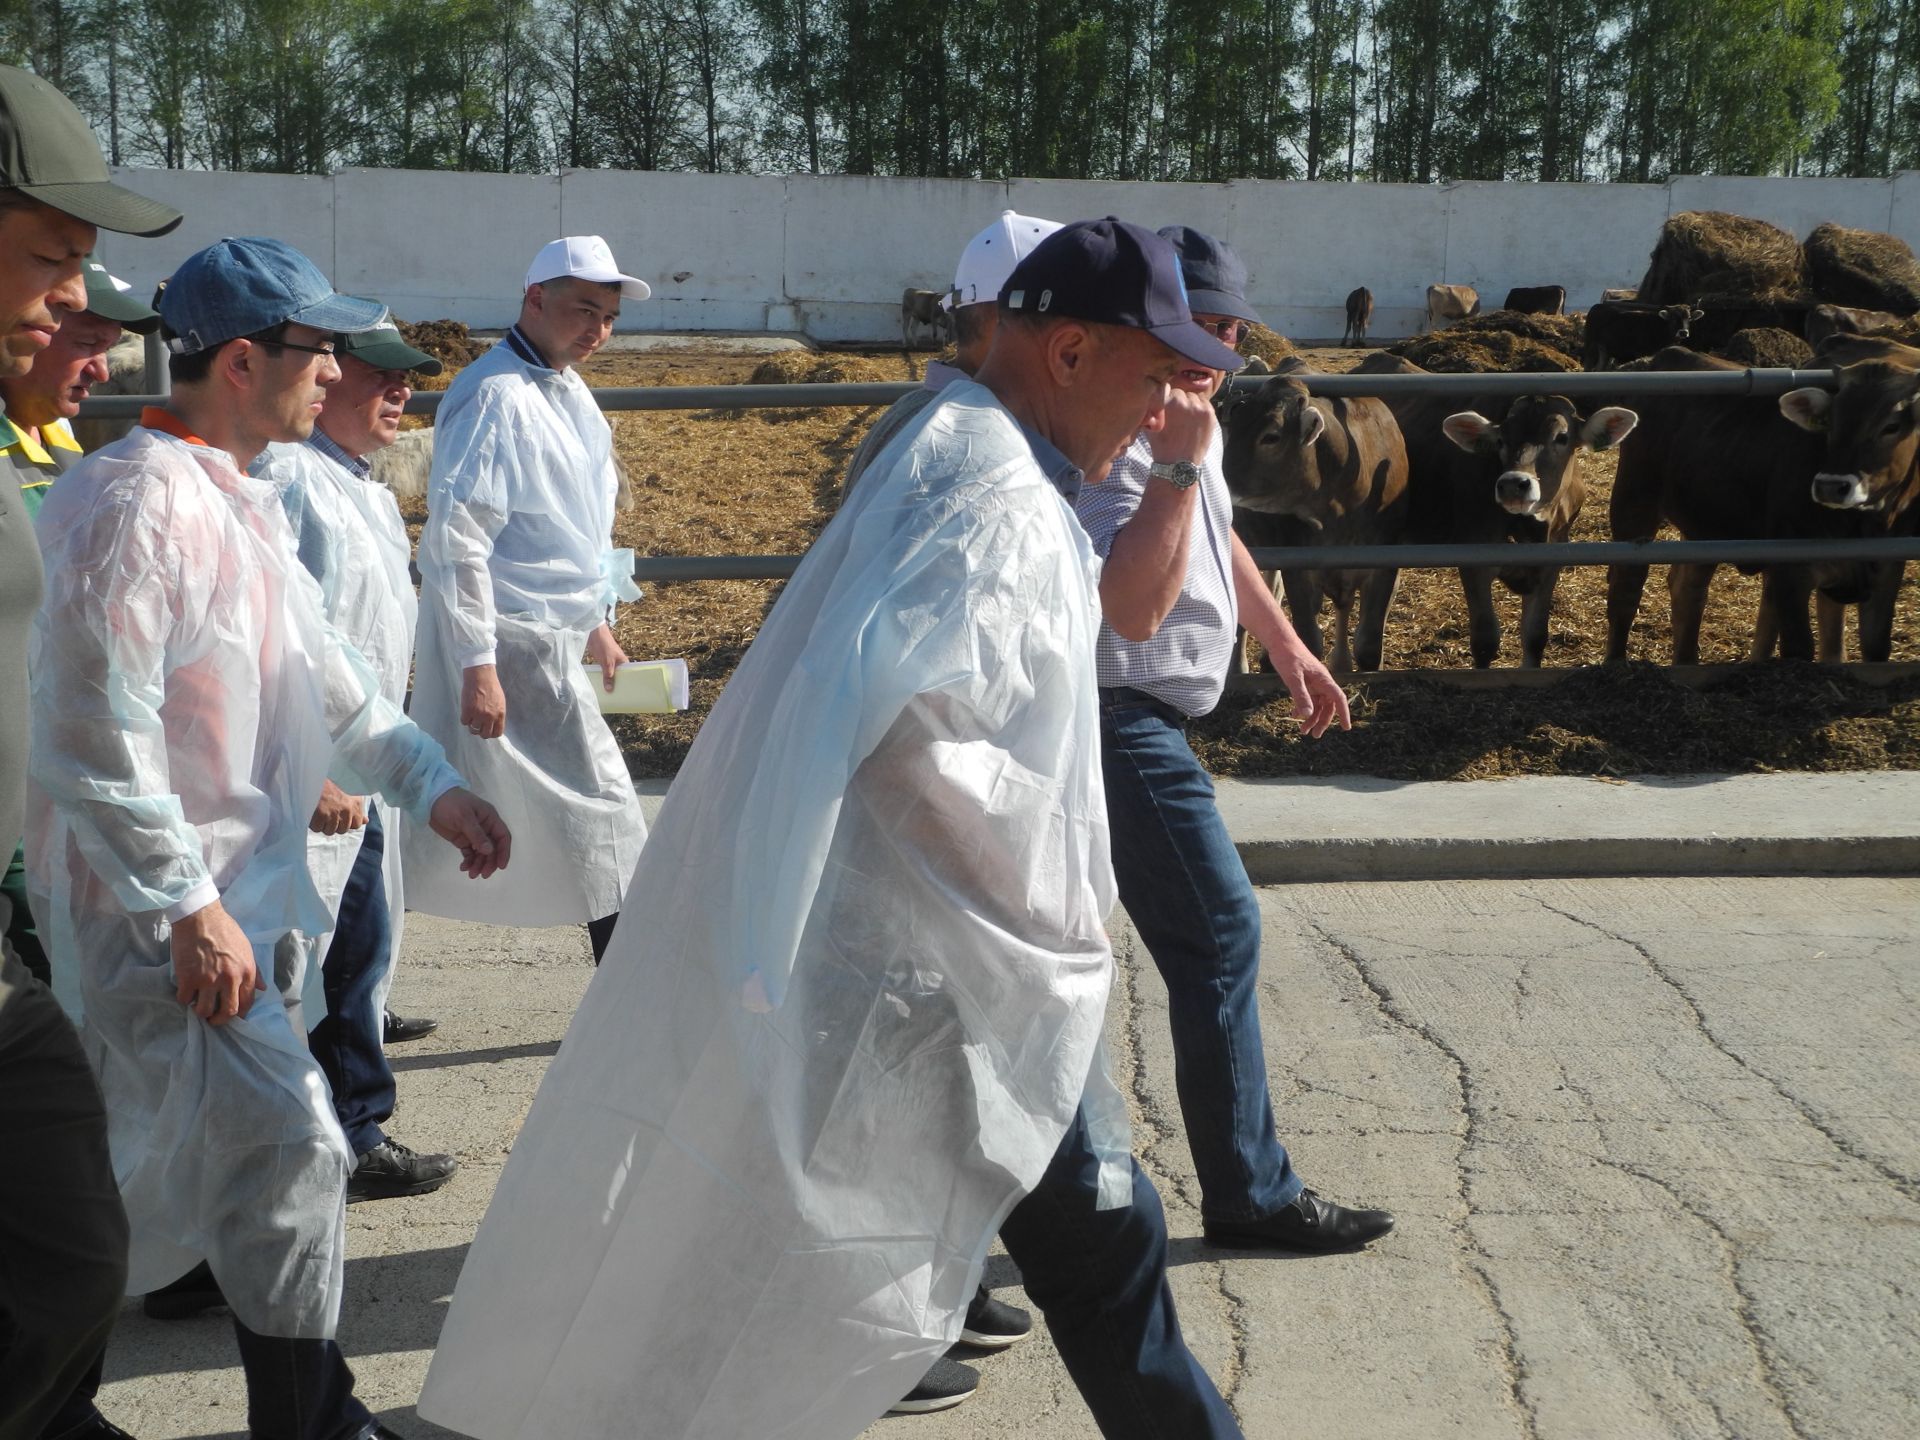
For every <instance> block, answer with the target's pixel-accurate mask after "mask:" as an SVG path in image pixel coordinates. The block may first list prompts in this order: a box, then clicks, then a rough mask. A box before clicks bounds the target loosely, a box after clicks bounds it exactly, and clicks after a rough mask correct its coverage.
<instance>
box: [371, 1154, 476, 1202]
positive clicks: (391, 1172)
mask: <svg viewBox="0 0 1920 1440" xmlns="http://www.w3.org/2000/svg"><path fill="white" fill-rule="evenodd" d="M459 1168H460V1162H459V1161H458V1160H455V1159H454V1158H453V1157H452V1156H451V1155H422V1154H420V1153H419V1152H418V1151H415V1150H409V1149H408V1148H407V1147H406V1146H405V1145H402V1144H401V1143H400V1142H399V1141H398V1140H382V1141H381V1142H380V1143H379V1144H378V1145H376V1146H374V1147H373V1149H371V1150H369V1151H367V1153H366V1154H364V1155H362V1156H361V1157H360V1163H359V1164H358V1165H355V1166H354V1167H353V1174H351V1175H349V1176H348V1177H347V1203H348V1204H349V1205H353V1204H356V1203H357V1202H359V1201H361V1200H393V1199H397V1198H398V1197H399V1196H402V1195H425V1194H426V1193H427V1192H428V1191H429V1190H438V1189H439V1188H440V1187H441V1186H442V1185H444V1184H446V1183H447V1181H449V1180H451V1179H452V1178H453V1172H454V1171H456V1170H458V1169H459Z"/></svg>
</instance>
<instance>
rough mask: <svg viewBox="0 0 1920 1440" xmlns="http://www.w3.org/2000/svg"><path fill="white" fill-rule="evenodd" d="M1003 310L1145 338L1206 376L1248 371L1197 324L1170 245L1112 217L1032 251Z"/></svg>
mask: <svg viewBox="0 0 1920 1440" xmlns="http://www.w3.org/2000/svg"><path fill="white" fill-rule="evenodd" d="M1000 304H1001V307H1002V308H1003V309H1006V310H1015V311H1019V312H1020V313H1021V314H1027V315H1064V316H1068V317H1070V318H1072V319H1075V320H1088V321H1091V322H1093V323H1094V324H1096V325H1126V326H1130V327H1131V328H1133V329H1135V330H1145V331H1146V332H1147V333H1148V334H1149V335H1151V336H1153V338H1154V339H1156V340H1158V341H1160V342H1161V343H1162V344H1164V345H1166V346H1167V347H1168V348H1170V349H1172V350H1173V351H1175V352H1176V353H1177V354H1180V355H1183V356H1185V357H1186V358H1187V359H1189V360H1191V361H1193V362H1194V363H1195V364H1196V365H1204V366H1206V367H1207V368H1208V369H1209V370H1238V369H1239V368H1240V367H1241V366H1242V365H1244V364H1246V363H1247V362H1246V360H1245V358H1244V357H1242V356H1241V355H1240V354H1239V353H1238V352H1237V351H1235V350H1232V349H1229V348H1228V347H1227V346H1225V345H1222V344H1221V343H1220V342H1219V341H1218V340H1216V339H1214V338H1213V336H1211V335H1209V334H1208V333H1207V332H1206V331H1205V330H1202V329H1201V328H1200V327H1199V326H1198V325H1197V324H1195V323H1194V319H1193V310H1192V308H1191V307H1190V306H1189V305H1188V304H1187V287H1186V283H1185V281H1183V280H1182V279H1181V278H1180V257H1179V256H1178V255H1177V254H1176V253H1175V252H1174V248H1173V246H1172V244H1170V243H1169V242H1168V241H1167V240H1165V239H1163V238H1162V237H1161V236H1159V235H1156V234H1154V233H1153V231H1151V230H1149V229H1147V228H1146V227H1145V226H1144V225H1130V224H1128V223H1127V222H1126V221H1125V220H1118V219H1115V218H1114V217H1113V216H1111V215H1109V216H1108V217H1107V218H1106V219H1104V220H1076V221H1074V222H1073V224H1071V225H1063V226H1061V227H1060V229H1058V230H1056V231H1054V233H1053V234H1051V235H1049V236H1048V237H1047V238H1046V239H1044V240H1042V241H1041V242H1040V243H1039V244H1038V245H1036V246H1034V247H1033V249H1032V250H1031V251H1030V252H1029V253H1028V255H1027V257H1026V258H1025V259H1024V260H1022V261H1021V262H1020V263H1019V264H1018V265H1016V266H1014V268H1013V274H1011V275H1010V276H1008V277H1007V283H1006V286H1005V287H1004V288H1003V289H1002V290H1001V291H1000Z"/></svg>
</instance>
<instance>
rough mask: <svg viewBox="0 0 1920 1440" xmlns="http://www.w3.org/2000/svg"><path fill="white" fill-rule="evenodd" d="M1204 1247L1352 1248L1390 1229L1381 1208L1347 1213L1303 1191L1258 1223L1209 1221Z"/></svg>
mask: <svg viewBox="0 0 1920 1440" xmlns="http://www.w3.org/2000/svg"><path fill="white" fill-rule="evenodd" d="M1204 1228H1205V1230H1206V1235H1207V1243H1208V1244H1209V1245H1223V1246H1227V1247H1230V1248H1232V1249H1235V1250H1306V1251H1310V1252H1315V1253H1320V1254H1325V1253H1327V1252H1329V1251H1334V1250H1357V1249H1359V1248H1360V1247H1361V1246H1362V1245H1365V1244H1366V1243H1367V1242H1369V1241H1371V1240H1378V1239H1379V1238H1380V1237H1381V1236H1382V1235H1384V1234H1386V1233H1387V1232H1388V1231H1389V1230H1391V1229H1393V1216H1391V1215H1389V1214H1388V1213H1387V1212H1386V1211H1384V1210H1351V1209H1348V1208H1347V1207H1346V1206H1345V1205H1336V1204H1334V1203H1333V1201H1331V1200H1324V1199H1322V1198H1321V1197H1320V1196H1318V1195H1316V1194H1315V1193H1314V1192H1313V1191H1311V1190H1302V1191H1301V1192H1300V1197H1299V1198H1298V1199H1297V1200H1295V1201H1294V1202H1293V1203H1292V1204H1291V1205H1285V1206H1282V1207H1281V1208H1280V1209H1278V1210H1276V1211H1274V1213H1273V1214H1271V1215H1267V1216H1263V1217H1262V1218H1260V1219H1258V1220H1245V1221H1232V1222H1227V1221H1219V1220H1209V1221H1207V1222H1206V1225H1205V1227H1204Z"/></svg>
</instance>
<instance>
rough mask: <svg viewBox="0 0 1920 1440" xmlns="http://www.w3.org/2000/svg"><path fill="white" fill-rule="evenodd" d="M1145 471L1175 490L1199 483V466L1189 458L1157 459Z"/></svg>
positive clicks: (1187, 488)
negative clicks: (1150, 467)
mask: <svg viewBox="0 0 1920 1440" xmlns="http://www.w3.org/2000/svg"><path fill="white" fill-rule="evenodd" d="M1147 473H1148V474H1149V475H1152V476H1153V477H1155V478H1156V479H1159V480H1164V481H1166V482H1167V483H1168V484H1169V485H1171V486H1173V488H1174V489H1176V490H1191V489H1192V488H1193V487H1194V486H1195V485H1197V484H1199V483H1200V467H1199V466H1198V465H1196V464H1194V463H1193V461H1191V460H1158V461H1155V462H1154V465H1153V468H1152V469H1150V470H1148V471H1147Z"/></svg>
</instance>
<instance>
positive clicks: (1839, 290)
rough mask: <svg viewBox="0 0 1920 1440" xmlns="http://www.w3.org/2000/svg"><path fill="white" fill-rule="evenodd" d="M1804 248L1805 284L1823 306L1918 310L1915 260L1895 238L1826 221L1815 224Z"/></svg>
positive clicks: (1919, 276) (1919, 279)
mask: <svg viewBox="0 0 1920 1440" xmlns="http://www.w3.org/2000/svg"><path fill="white" fill-rule="evenodd" d="M1804 248H1805V253H1806V270H1807V288H1808V289H1809V290H1811V291H1812V292H1813V293H1814V294H1815V295H1817V296H1819V297H1820V299H1822V300H1824V301H1826V302H1827V303H1828V304H1830V305H1852V306H1855V307H1857V308H1859V309H1862V310H1890V311H1892V312H1893V313H1894V314H1895V315H1912V314H1914V313H1915V312H1920V261H1916V260H1915V259H1914V256H1913V250H1912V249H1911V247H1909V246H1908V244H1907V242H1906V241H1904V240H1902V239H1900V238H1899V237H1898V236H1894V235H1883V234H1881V233H1880V232H1879V231H1877V230H1849V229H1848V228H1847V227H1846V226H1844V225H1835V224H1834V223H1832V222H1831V221H1828V222H1827V223H1826V224H1824V225H1816V226H1814V228H1813V233H1812V234H1810V235H1808V236H1807V243H1806V246H1805V247H1804Z"/></svg>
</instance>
